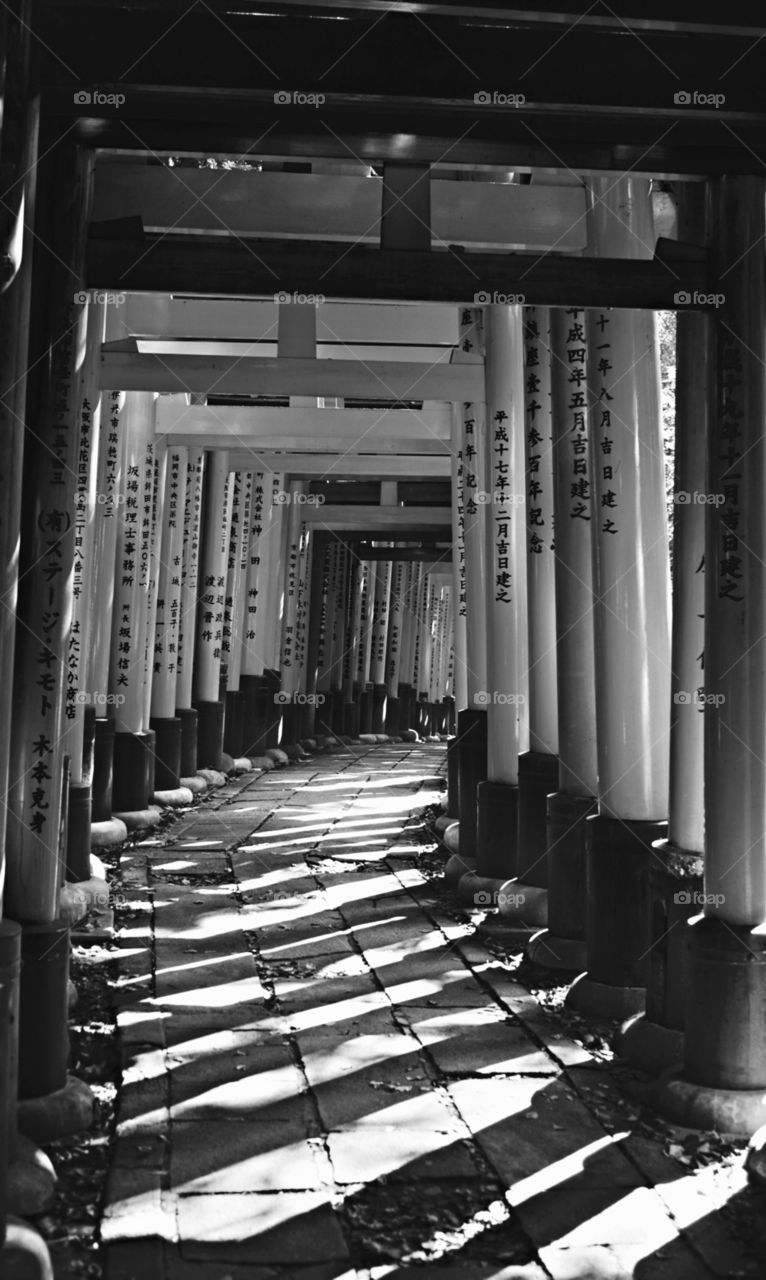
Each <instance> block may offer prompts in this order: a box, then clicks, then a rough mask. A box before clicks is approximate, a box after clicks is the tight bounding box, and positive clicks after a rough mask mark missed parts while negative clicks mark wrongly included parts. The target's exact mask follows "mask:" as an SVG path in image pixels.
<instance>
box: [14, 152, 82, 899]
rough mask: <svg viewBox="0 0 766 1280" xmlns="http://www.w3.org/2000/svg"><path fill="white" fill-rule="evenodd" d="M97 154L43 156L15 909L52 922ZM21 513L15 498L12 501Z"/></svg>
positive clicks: (19, 651) (18, 690) (58, 869)
mask: <svg viewBox="0 0 766 1280" xmlns="http://www.w3.org/2000/svg"><path fill="white" fill-rule="evenodd" d="M92 166H93V158H92V155H90V156H88V157H87V158H86V157H83V156H80V155H79V154H78V155H75V153H74V151H73V150H72V149H71V148H68V147H65V146H63V145H62V146H54V147H53V148H51V147H50V145H49V147H48V153H47V156H46V159H45V161H41V162H40V166H39V169H38V174H39V191H38V197H39V203H38V211H39V214H40V215H41V216H40V217H39V218H38V225H37V235H38V242H36V248H35V260H34V266H33V294H32V308H31V327H30V344H29V366H28V367H29V374H28V383H27V402H26V430H25V458H24V482H23V491H22V522H21V545H20V559H19V593H18V608H17V633H18V636H19V639H20V640H21V643H20V644H18V645H17V646H16V654H15V668H14V683H13V709H12V743H13V755H12V759H11V761H10V774H9V788H8V817H7V854H8V864H7V884H6V911H7V913H8V914H9V915H10V916H12V917H13V918H15V919H17V920H20V921H38V922H41V923H47V922H51V921H53V920H54V918H55V917H56V915H57V912H58V901H59V885H60V883H61V880H62V862H61V854H62V850H61V847H60V837H61V808H62V799H63V785H64V759H63V751H62V746H61V734H62V729H63V712H64V697H65V673H66V659H67V650H68V645H69V632H70V626H71V621H72V576H73V566H74V559H73V557H74V518H73V512H74V497H75V479H76V473H77V472H76V469H77V452H78V446H79V415H78V412H77V405H76V391H77V383H76V376H77V369H76V367H75V354H76V353H75V344H74V337H73V335H74V332H75V329H76V325H77V321H78V317H79V315H80V313H81V311H82V303H81V302H79V301H73V297H75V290H76V289H77V286H78V284H79V282H80V279H81V274H82V268H83V261H84V259H83V252H84V238H85V225H86V221H87V216H88V205H89V199H90V191H91V185H92V183H91V179H92ZM10 514H11V516H12V515H13V500H11V510H10Z"/></svg>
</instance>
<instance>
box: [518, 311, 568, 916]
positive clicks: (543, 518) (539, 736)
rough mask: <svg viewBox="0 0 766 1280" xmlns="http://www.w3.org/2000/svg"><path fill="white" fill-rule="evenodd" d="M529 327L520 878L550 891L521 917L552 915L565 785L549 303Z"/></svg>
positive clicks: (532, 315)
mask: <svg viewBox="0 0 766 1280" xmlns="http://www.w3.org/2000/svg"><path fill="white" fill-rule="evenodd" d="M524 327H525V333H524V351H525V369H524V379H525V383H524V390H525V423H526V488H527V510H526V535H527V537H526V566H527V592H526V598H527V611H526V612H527V618H526V622H527V636H528V641H529V687H528V694H527V699H528V700H527V701H526V703H525V705H526V707H527V709H528V712H529V751H525V752H523V754H522V755H521V756H520V758H519V852H518V862H517V869H518V876H519V881H520V882H521V883H523V884H525V885H530V886H532V888H536V889H540V890H543V891H544V892H543V893H540V894H530V895H529V900H530V906H532V904H533V903H534V906H533V907H532V912H531V914H530V911H529V909H528V906H527V902H526V901H525V902H524V903H520V904H519V914H520V916H521V918H522V919H526V918H529V919H530V921H531V922H534V923H540V922H542V921H543V920H547V905H548V903H547V889H548V831H547V800H548V796H549V795H550V794H551V793H552V792H554V791H555V790H556V787H557V784H558V749H559V730H558V705H557V697H556V692H557V689H556V592H555V581H554V549H553V439H552V431H553V425H552V402H551V361H552V353H551V341H550V312H549V309H548V308H547V307H526V308H525V309H524ZM524 621H525V620H524V618H523V617H522V618H520V619H518V624H519V625H520V627H521V628H522V629H523V628H524ZM516 893H517V897H518V895H519V887H518V886H517V889H516Z"/></svg>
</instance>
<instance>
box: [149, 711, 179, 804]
mask: <svg viewBox="0 0 766 1280" xmlns="http://www.w3.org/2000/svg"><path fill="white" fill-rule="evenodd" d="M149 727H150V729H151V730H152V731H153V733H154V737H155V743H154V756H155V758H154V787H155V790H156V791H172V790H173V789H174V788H175V787H179V786H180V785H181V782H180V778H181V747H182V735H183V730H182V727H181V720H180V718H179V717H178V716H173V717H168V718H161V717H159V716H152V719H151V720H150V721H149Z"/></svg>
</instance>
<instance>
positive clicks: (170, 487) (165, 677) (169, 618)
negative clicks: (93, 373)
mask: <svg viewBox="0 0 766 1280" xmlns="http://www.w3.org/2000/svg"><path fill="white" fill-rule="evenodd" d="M188 463H189V452H188V449H186V448H183V447H180V448H173V449H171V450H170V452H169V453H168V456H167V467H166V472H165V497H164V502H163V506H162V531H161V544H160V557H159V560H160V572H159V585H158V590H157V611H156V615H155V633H154V678H153V680H152V701H151V720H150V725H151V728H152V730H153V731H154V735H155V775H154V785H155V789H156V790H158V791H165V790H168V789H173V788H176V787H178V786H180V780H181V776H182V773H181V720H180V718H179V717H178V716H177V715H176V688H177V682H178V630H179V625H180V621H181V609H182V602H181V596H182V590H181V575H182V572H183V541H184V509H185V506H186V481H187V469H188Z"/></svg>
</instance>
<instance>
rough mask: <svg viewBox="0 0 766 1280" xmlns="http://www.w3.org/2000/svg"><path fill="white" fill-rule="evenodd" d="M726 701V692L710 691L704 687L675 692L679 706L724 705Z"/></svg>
mask: <svg viewBox="0 0 766 1280" xmlns="http://www.w3.org/2000/svg"><path fill="white" fill-rule="evenodd" d="M725 701H726V694H725V693H708V692H707V690H705V689H702V688H700V689H692V690H689V689H679V690H678V692H677V693H674V694H673V702H674V703H675V705H676V706H677V707H722V706H723V704H724V703H725Z"/></svg>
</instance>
